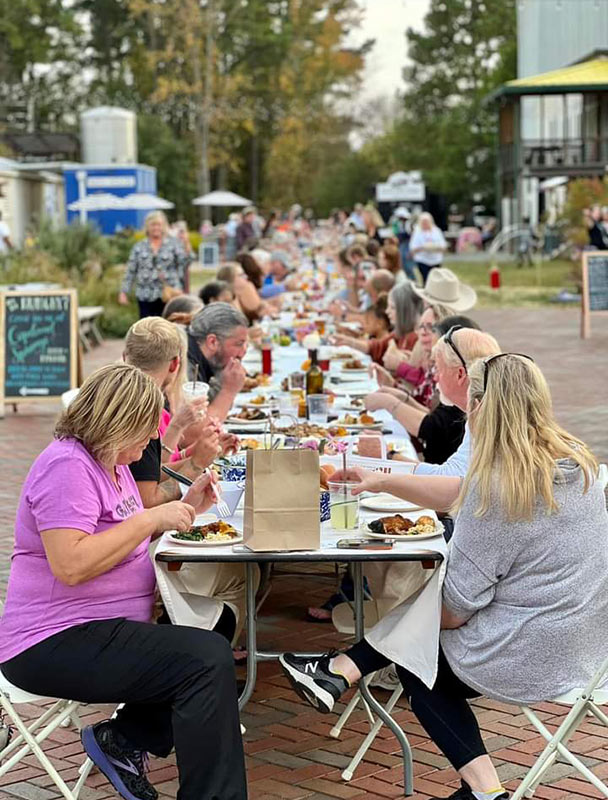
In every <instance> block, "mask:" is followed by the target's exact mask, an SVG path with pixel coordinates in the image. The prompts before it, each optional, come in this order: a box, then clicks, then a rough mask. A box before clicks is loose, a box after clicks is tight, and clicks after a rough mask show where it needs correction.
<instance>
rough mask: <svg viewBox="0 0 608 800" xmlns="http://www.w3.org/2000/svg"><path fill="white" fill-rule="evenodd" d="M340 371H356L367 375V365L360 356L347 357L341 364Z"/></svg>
mask: <svg viewBox="0 0 608 800" xmlns="http://www.w3.org/2000/svg"><path fill="white" fill-rule="evenodd" d="M342 372H349V373H353V372H356V373H359V374H365V375H367V367H366V366H365V364H364V363H363V361H361V359H360V358H349V359H347V360H346V361H344V363H343V364H342Z"/></svg>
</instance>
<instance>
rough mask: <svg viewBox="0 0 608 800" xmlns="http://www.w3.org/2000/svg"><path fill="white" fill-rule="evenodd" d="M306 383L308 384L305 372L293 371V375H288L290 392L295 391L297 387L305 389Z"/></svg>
mask: <svg viewBox="0 0 608 800" xmlns="http://www.w3.org/2000/svg"><path fill="white" fill-rule="evenodd" d="M305 385H306V373H305V372H292V373H291V375H289V376H288V377H287V386H288V387H289V391H290V392H293V391H295V390H296V389H303V388H304V386H305Z"/></svg>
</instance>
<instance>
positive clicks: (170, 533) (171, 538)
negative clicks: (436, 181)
mask: <svg viewBox="0 0 608 800" xmlns="http://www.w3.org/2000/svg"><path fill="white" fill-rule="evenodd" d="M176 533H177V531H167V539H169V541H170V542H171V544H178V545H185V546H186V547H225V546H226V545H228V544H231V545H232V544H240V542H242V541H243V534H242V533H239V535H238V536H235V537H234V539H226V541H225V542H189V541H186V540H185V539H177V538H176V537H175V536H174V534H176Z"/></svg>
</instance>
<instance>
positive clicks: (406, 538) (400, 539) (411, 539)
mask: <svg viewBox="0 0 608 800" xmlns="http://www.w3.org/2000/svg"><path fill="white" fill-rule="evenodd" d="M438 525H440V526H441V529H440V528H437V530H435V531H434V532H433V533H416V534H414V535H412V536H407V535H405V536H397V535H396V534H390V533H374V532H373V531H370V530H369V528H367V527H365V528H363V529H362V530H361V534H362V535H363V536H367V537H368V538H369V539H393V540H394V541H395V542H419V541H420V540H421V539H435V538H436V537H437V536H441V535H442V534H443V525H441V523H440V522H439V523H438Z"/></svg>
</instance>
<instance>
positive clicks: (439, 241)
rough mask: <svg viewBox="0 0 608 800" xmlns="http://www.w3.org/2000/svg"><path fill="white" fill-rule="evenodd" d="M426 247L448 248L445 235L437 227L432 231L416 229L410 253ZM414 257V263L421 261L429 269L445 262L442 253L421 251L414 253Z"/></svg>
mask: <svg viewBox="0 0 608 800" xmlns="http://www.w3.org/2000/svg"><path fill="white" fill-rule="evenodd" d="M426 245H433V246H434V247H447V245H446V241H445V239H444V238H443V233H442V232H441V230H440V229H439V228H438V227H437V226H436V225H435V226H434V227H433V228H431V230H430V231H423V230H422V228H419V227H417V228H416V230H415V231H414V233H413V234H412V238H411V239H410V252H411V251H412V250H415V249H416V248H417V247H425V246H426ZM413 256H414V261H420V263H421V264H427V265H428V266H429V267H436V266H438V265H439V264H441V262H442V261H443V253H442V252H441V253H440V252H435V251H431V252H427V251H426V250H419V251H418V252H417V253H414V254H413Z"/></svg>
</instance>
